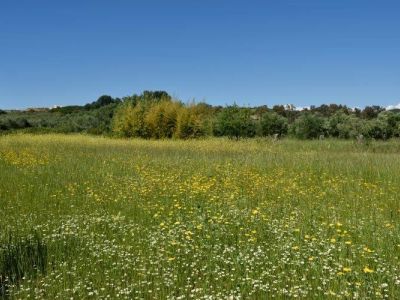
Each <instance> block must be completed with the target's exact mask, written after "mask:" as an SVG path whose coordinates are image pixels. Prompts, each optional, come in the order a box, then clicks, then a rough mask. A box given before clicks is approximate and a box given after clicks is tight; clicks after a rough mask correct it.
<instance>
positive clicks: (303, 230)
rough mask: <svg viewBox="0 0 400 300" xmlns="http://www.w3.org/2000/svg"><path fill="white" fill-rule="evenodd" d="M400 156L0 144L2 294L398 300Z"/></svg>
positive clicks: (115, 143) (261, 146)
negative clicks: (16, 274) (16, 267)
mask: <svg viewBox="0 0 400 300" xmlns="http://www.w3.org/2000/svg"><path fill="white" fill-rule="evenodd" d="M399 153H400V142H399V141H389V142H372V143H371V144H370V145H362V144H357V143H355V142H353V141H336V140H325V141H295V140H282V141H277V142H274V141H271V140H264V139H254V140H244V141H238V142H235V141H229V140H226V139H206V140H194V141H143V140H116V139H106V138H100V137H89V136H80V135H76V136H75V135H72V136H71V135H69V136H67V135H36V136H33V135H7V136H3V137H0V229H1V230H0V271H1V274H0V277H2V279H1V280H0V282H3V283H2V286H3V290H6V293H7V295H5V296H4V297H10V298H28V297H31V298H45V299H66V298H71V297H72V298H75V299H84V298H104V299H106V298H117V297H119V298H127V299H132V298H137V299H143V298H145V299H190V298H191V299H227V298H228V299H236V298H244V299H266V298H271V297H273V296H274V297H276V298H289V297H295V296H296V297H300V298H307V299H313V298H316V299H326V298H332V299H334V298H335V299H336V298H344V299H349V298H360V299H365V298H371V299H375V298H389V299H399V298H400V260H399V257H400V196H399V195H400V173H399V170H400V156H399ZM10 236H12V237H16V238H12V239H11V238H10ZM10 249H11V250H10ZM13 249H14V250H13ZM15 249H17V250H15ZM18 249H19V250H18ZM10 253H11V254H10ZM26 253H31V255H27V254H26ZM43 253H44V254H43ZM10 257H11V258H10ZM6 261H13V262H14V263H13V264H8V265H7V264H6V263H5V262H6ZM13 266H18V268H19V269H16V270H19V271H18V272H20V273H18V274H23V275H21V276H20V275H18V276H14V279H10V278H6V277H10V276H11V277H12V276H13V275H10V274H14V273H15V272H14V273H12V272H11V271H12V270H14V269H15V268H14V267H13ZM13 268H14V269H13ZM10 270H11V271H10ZM35 270H36V271H35ZM4 282H6V283H4ZM0 297H1V296H0Z"/></svg>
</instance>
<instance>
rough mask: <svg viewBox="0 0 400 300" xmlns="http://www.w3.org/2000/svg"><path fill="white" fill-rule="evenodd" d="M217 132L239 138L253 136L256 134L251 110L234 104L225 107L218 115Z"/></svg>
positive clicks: (217, 133)
mask: <svg viewBox="0 0 400 300" xmlns="http://www.w3.org/2000/svg"><path fill="white" fill-rule="evenodd" d="M215 126H216V127H215V134H216V135H219V136H228V137H229V138H235V139H237V140H238V139H239V138H242V137H253V136H255V134H256V126H255V123H254V122H253V121H252V119H251V110H250V109H248V108H240V107H239V106H237V105H236V104H235V105H232V106H228V107H226V108H224V109H223V110H222V111H221V112H220V113H219V115H218V117H217V120H216V124H215Z"/></svg>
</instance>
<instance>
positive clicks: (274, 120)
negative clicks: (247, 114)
mask: <svg viewBox="0 0 400 300" xmlns="http://www.w3.org/2000/svg"><path fill="white" fill-rule="evenodd" d="M260 130H261V132H260V134H261V135H262V136H271V135H274V134H278V135H279V136H282V135H286V134H287V132H288V121H287V119H286V118H284V117H282V116H280V115H279V114H277V113H276V112H267V113H264V114H263V115H262V117H261V121H260Z"/></svg>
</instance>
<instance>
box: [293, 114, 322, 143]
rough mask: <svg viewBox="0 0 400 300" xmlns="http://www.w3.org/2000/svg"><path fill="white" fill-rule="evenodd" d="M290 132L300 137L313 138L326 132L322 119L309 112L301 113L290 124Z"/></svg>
mask: <svg viewBox="0 0 400 300" xmlns="http://www.w3.org/2000/svg"><path fill="white" fill-rule="evenodd" d="M292 133H293V134H294V135H295V136H296V137H297V138H300V139H315V138H318V137H319V136H320V135H322V134H326V126H325V122H324V119H323V118H321V117H319V116H317V115H314V114H311V113H304V114H302V115H301V116H300V117H299V118H298V119H296V121H295V122H294V124H293V126H292Z"/></svg>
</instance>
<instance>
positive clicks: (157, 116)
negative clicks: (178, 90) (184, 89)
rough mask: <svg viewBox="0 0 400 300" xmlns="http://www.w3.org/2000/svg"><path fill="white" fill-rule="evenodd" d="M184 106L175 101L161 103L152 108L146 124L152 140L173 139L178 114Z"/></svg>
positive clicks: (146, 118) (145, 121)
mask: <svg viewBox="0 0 400 300" xmlns="http://www.w3.org/2000/svg"><path fill="white" fill-rule="evenodd" d="M181 108H182V105H181V104H180V103H178V102H175V101H161V102H159V103H157V104H154V105H152V106H151V107H150V109H149V111H148V112H147V114H146V116H145V118H144V123H145V126H146V128H147V129H148V133H149V136H150V137H151V138H156V139H163V138H171V137H172V136H173V135H174V132H175V129H176V124H177V117H178V112H179V111H180V110H181Z"/></svg>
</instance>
